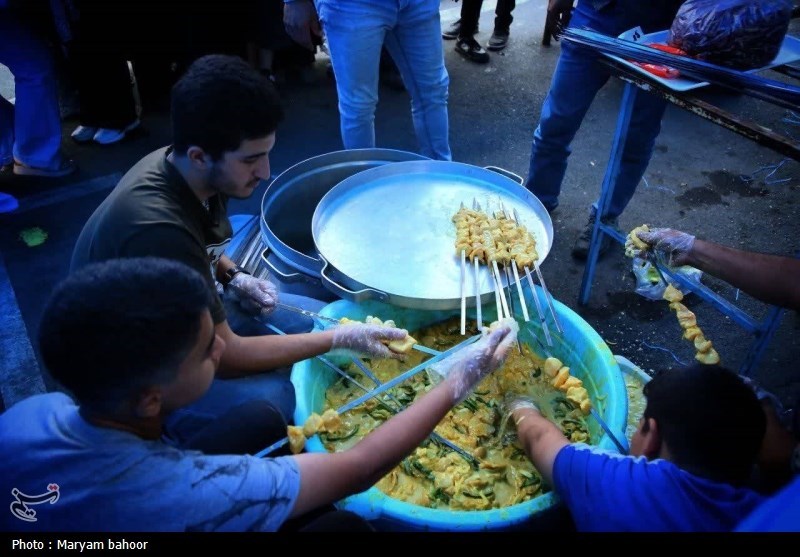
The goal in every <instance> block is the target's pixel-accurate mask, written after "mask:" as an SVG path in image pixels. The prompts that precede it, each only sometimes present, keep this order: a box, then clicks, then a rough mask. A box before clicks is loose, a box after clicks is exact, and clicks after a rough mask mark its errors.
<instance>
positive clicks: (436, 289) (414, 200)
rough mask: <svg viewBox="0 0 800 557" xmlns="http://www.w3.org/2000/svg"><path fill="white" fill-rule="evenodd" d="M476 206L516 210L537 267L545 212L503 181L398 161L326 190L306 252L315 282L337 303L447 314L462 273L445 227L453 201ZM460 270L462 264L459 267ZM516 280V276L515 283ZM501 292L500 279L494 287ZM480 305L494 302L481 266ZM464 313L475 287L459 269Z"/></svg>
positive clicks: (447, 165) (547, 224) (483, 173)
mask: <svg viewBox="0 0 800 557" xmlns="http://www.w3.org/2000/svg"><path fill="white" fill-rule="evenodd" d="M473 198H476V199H477V200H478V202H479V203H480V204H481V206H482V208H483V209H484V210H486V207H487V203H488V204H489V207H490V209H492V210H499V208H500V200H502V202H503V204H504V205H505V207H506V209H508V210H509V211H511V210H512V209H517V212H518V213H519V215H520V220H521V222H522V224H524V225H525V226H526V227H527V228H528V230H530V231H531V233H532V234H533V235H534V237H535V238H536V243H537V251H538V252H539V262H540V264H541V262H542V261H544V259H545V258H546V257H547V254H548V253H549V252H550V248H551V246H552V244H553V224H552V221H551V220H550V215H548V213H547V211H546V210H545V208H544V206H543V205H542V204H541V202H540V201H539V200H538V199H537V198H536V197H535V196H534V195H533V194H531V193H530V192H529V191H528V190H526V189H525V188H524V187H522V186H520V185H519V184H517V183H516V182H514V181H513V180H511V179H510V178H507V177H505V176H502V175H500V174H497V173H495V172H492V171H491V170H487V169H484V168H479V167H476V166H471V165H468V164H462V163H456V162H446V161H412V162H398V163H394V164H390V165H385V166H381V167H378V168H373V169H371V170H365V171H363V172H360V173H358V174H356V175H354V176H352V177H350V178H347V179H345V180H343V181H342V182H340V183H339V184H337V185H336V186H335V187H334V188H332V189H331V190H330V191H329V192H328V193H327V194H326V195H325V196H324V197H323V198H322V200H321V201H320V202H319V204H318V205H317V208H316V210H315V211H314V217H313V219H312V222H311V230H312V234H313V237H314V244H315V246H316V248H317V251H318V252H319V254H320V256H321V257H322V258H323V260H324V261H325V263H326V264H325V266H324V267H323V269H322V273H321V276H322V282H323V284H324V285H325V286H326V287H327V288H329V289H330V290H332V291H333V292H335V293H336V294H338V295H339V296H341V297H343V298H346V299H350V300H354V301H363V300H366V299H370V298H371V299H376V300H380V301H383V302H388V303H391V304H395V305H398V306H402V307H409V308H417V309H437V310H440V309H454V308H458V307H459V306H460V302H461V286H460V285H461V282H460V281H461V266H460V258H459V257H458V256H457V255H456V253H455V248H454V244H455V226H454V225H453V222H452V220H451V218H452V216H453V214H454V213H455V212H456V211H458V209H459V206H460V204H461V202H464V204H466V205H467V206H470V205H471V204H472V199H473ZM468 263H469V261H468ZM520 278H522V277H520ZM503 283H504V284H505V280H504V281H503ZM478 285H479V289H480V293H481V301H482V302H483V303H485V302H488V301H490V300H492V299H493V296H494V294H493V292H494V290H493V286H492V282H491V278H490V275H489V272H488V271H487V270H486V267H485V266H483V265H482V266H481V268H480V273H479V280H478ZM466 287H467V292H468V293H469V294H470V297H469V298H468V305H470V306H474V305H475V298H474V293H475V280H474V274H473V271H472V268H471V267H469V268H468V272H467V280H466Z"/></svg>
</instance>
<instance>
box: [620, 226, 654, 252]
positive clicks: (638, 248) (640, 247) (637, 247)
mask: <svg viewBox="0 0 800 557" xmlns="http://www.w3.org/2000/svg"><path fill="white" fill-rule="evenodd" d="M639 232H650V227H649V226H648V225H646V224H643V225H642V226H637V227H636V228H634V229H633V230H631V231H630V232H629V233H628V236H627V238H625V255H626V256H627V257H637V256H638V255H639V254H640V253H641V252H643V251H647V250H648V249H650V246H649V245H648V244H647V242H644V241H642V240H641V239H640V238H639V236H638V233H639Z"/></svg>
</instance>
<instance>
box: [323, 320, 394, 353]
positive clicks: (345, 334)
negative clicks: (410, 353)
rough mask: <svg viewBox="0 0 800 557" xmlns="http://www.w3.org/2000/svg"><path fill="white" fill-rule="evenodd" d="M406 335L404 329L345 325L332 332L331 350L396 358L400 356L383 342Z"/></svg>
mask: <svg viewBox="0 0 800 557" xmlns="http://www.w3.org/2000/svg"><path fill="white" fill-rule="evenodd" d="M407 335H408V331H406V330H405V329H398V328H396V327H384V326H382V325H371V324H368V323H347V324H346V325H339V326H337V327H336V328H335V329H334V330H333V345H332V348H333V349H334V350H336V349H344V350H352V351H354V352H358V353H360V354H364V355H365V356H370V357H372V358H397V359H401V358H402V357H403V355H402V354H398V353H396V352H392V351H391V350H389V349H388V348H387V347H386V344H384V342H383V341H385V342H386V343H389V342H391V341H393V340H403V339H404V338H406V336H407Z"/></svg>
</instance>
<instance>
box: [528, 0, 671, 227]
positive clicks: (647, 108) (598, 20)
mask: <svg viewBox="0 0 800 557" xmlns="http://www.w3.org/2000/svg"><path fill="white" fill-rule="evenodd" d="M617 5H619V4H617ZM645 23H646V22H641V21H635V20H633V18H631V17H630V14H625V13H621V12H620V8H607V9H604V10H601V11H599V12H598V11H596V10H595V9H594V8H592V7H591V5H590V4H589V3H588V2H584V1H581V2H579V3H578V6H577V7H576V8H575V11H574V13H573V16H572V21H571V22H570V27H576V28H581V27H588V28H589V29H592V30H593V31H597V32H599V33H603V34H605V35H612V36H617V35H618V34H620V33H622V32H623V31H626V30H628V29H630V28H632V27H635V26H637V25H644V24H645ZM601 56H602V55H600V54H597V53H596V52H595V51H592V50H590V49H588V48H584V47H580V46H577V45H575V44H573V43H570V42H569V41H562V43H561V56H560V58H559V59H558V65H557V66H556V70H555V73H554V74H553V81H552V83H551V84H550V91H549V92H548V94H547V98H546V99H545V101H544V104H543V105H542V114H541V117H540V119H539V125H538V127H537V128H536V131H535V132H534V134H533V146H532V148H531V159H530V168H529V170H528V181H527V182H526V184H525V187H527V188H528V189H529V190H530V191H531V192H532V193H533V194H534V195H535V196H536V197H538V198H539V200H540V201H541V202H542V203H543V204H544V206H545V207H547V208H548V209H550V210H552V209H554V208H555V207H556V206H557V205H558V196H559V194H560V193H561V183H562V182H563V180H564V173H565V172H566V170H567V157H569V155H570V153H571V149H570V143H572V139H573V138H574V137H575V134H576V133H577V131H578V128H580V126H581V122H583V118H584V116H586V112H587V111H588V110H589V107H590V106H591V104H592V101H593V100H594V97H595V95H596V94H597V92H598V91H599V90H600V88H601V87H602V86H603V85H604V84H605V83H606V81H608V78H609V77H610V74H609V71H608V69H607V68H606V66H604V65H602V64H600V63H598V61H597V59H598V57H601ZM665 108H666V101H664V100H663V99H661V98H659V97H656V96H655V95H651V94H649V93H646V92H644V91H638V94H637V95H636V101H635V104H634V107H633V115H632V116H631V123H630V129H629V131H628V138H627V141H626V142H625V146H624V149H623V152H622V161H621V163H620V172H619V176H618V177H617V181H616V184H615V188H614V195H613V196H612V197H611V205H610V207H609V211H608V213H607V215H604V216H607V217H610V218H615V217H618V216H619V215H621V214H622V212H623V211H624V210H625V207H626V206H627V205H628V202H630V200H631V198H632V197H633V194H634V192H635V191H636V186H637V185H638V184H639V181H640V180H641V179H642V176H643V175H644V172H645V170H646V169H647V165H648V163H649V162H650V157H651V156H652V154H653V147H654V145H655V141H656V137H658V133H659V132H660V131H661V118H662V116H663V115H664V110H665Z"/></svg>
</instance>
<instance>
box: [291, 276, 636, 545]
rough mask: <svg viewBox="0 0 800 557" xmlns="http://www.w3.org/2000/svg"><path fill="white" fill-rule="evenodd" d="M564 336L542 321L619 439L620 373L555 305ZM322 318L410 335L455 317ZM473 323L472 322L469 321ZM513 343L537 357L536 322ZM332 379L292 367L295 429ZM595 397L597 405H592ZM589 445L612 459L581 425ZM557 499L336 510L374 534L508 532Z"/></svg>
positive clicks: (317, 370)
mask: <svg viewBox="0 0 800 557" xmlns="http://www.w3.org/2000/svg"><path fill="white" fill-rule="evenodd" d="M527 296H528V307H529V308H531V309H533V308H534V307H535V306H534V303H533V300H532V298H530V291H528V292H527ZM554 304H555V308H556V312H557V314H558V315H559V318H560V321H561V325H562V327H563V328H564V334H563V335H561V334H559V333H558V332H557V331H556V329H555V326H554V325H553V324H552V319H549V320H548V321H549V324H550V331H551V335H552V336H553V343H554V346H553V347H552V348H551V349H550V350H551V352H552V355H554V356H556V357H557V358H559V359H561V360H562V361H563V362H564V363H565V365H568V366H570V368H571V369H570V373H571V374H572V375H575V376H576V377H578V378H579V379H581V380H582V381H583V384H584V387H586V389H587V390H588V392H589V396H590V398H591V399H592V404H593V405H594V407H595V408H596V409H597V410H598V412H599V413H600V415H601V416H603V418H604V419H605V420H606V422H607V423H608V425H609V427H610V428H611V430H612V431H614V432H615V433H617V432H619V433H618V435H619V436H620V437H624V433H625V427H626V420H627V411H628V398H627V393H626V389H625V382H624V380H623V376H622V372H621V371H620V367H619V365H618V364H617V361H616V360H615V358H614V355H613V354H612V353H611V351H610V350H609V348H608V346H607V345H606V343H605V342H603V339H602V338H600V336H599V335H598V334H597V333H596V332H595V331H594V329H592V328H591V327H590V326H589V324H588V323H586V322H585V321H584V320H583V319H582V318H581V317H580V316H579V315H578V314H576V313H575V312H573V311H572V310H571V309H569V308H568V307H566V306H565V305H563V304H561V303H559V302H558V301H554ZM321 313H322V314H323V315H326V316H329V317H335V318H341V317H349V318H351V319H359V320H360V319H364V318H365V317H366V316H368V315H374V316H376V317H379V318H381V319H383V320H386V319H393V320H394V321H395V322H396V323H397V325H398V326H399V327H403V328H406V329H408V330H415V329H419V328H421V327H425V326H427V325H431V324H433V323H436V322H438V321H442V320H444V319H447V318H449V317H452V316H453V315H456V314H457V313H454V312H453V311H421V310H413V309H406V308H398V307H394V306H389V305H385V304H381V303H378V302H364V303H361V304H356V303H353V302H349V301H344V300H340V301H337V302H334V303H332V304H329V305H327V306H325V308H323V310H322V311H321ZM483 315H484V321H486V320H488V319H494V318H495V313H494V309H493V308H492V309H489V307H488V306H487V307H486V308H485V311H484V313H483ZM472 318H473V319H474V315H472ZM520 328H521V330H520V340H521V342H525V343H527V344H529V345H530V346H531V347H532V348H533V349H534V350H535V351H536V352H537V353H539V354H542V350H541V347H540V346H539V345H538V344H537V343H536V341H535V340H534V339H533V338H532V337H531V333H532V332H534V333H536V334H537V336H539V337H540V338H543V337H541V330H540V324H539V323H538V319H532V320H531V321H530V322H528V323H524V322H523V323H520ZM336 377H338V376H337V375H336V374H335V373H334V372H332V371H330V370H329V369H328V368H326V367H325V366H324V365H322V364H321V363H320V362H319V361H317V360H315V359H311V360H305V361H302V362H299V363H297V364H295V366H294V368H293V369H292V383H293V384H294V387H295V390H296V393H297V408H296V410H295V414H294V419H295V423H297V424H302V423H304V422H305V420H306V419H307V418H308V416H309V415H310V414H311V413H312V412H318V413H321V410H322V408H323V405H324V401H325V391H326V389H327V388H328V386H329V385H330V384H331V383H332V382H333V381H334V380H335V378H336ZM598 397H600V398H598ZM587 423H588V425H589V430H590V432H591V435H592V438H593V439H598V438H600V436H601V435H602V438H600V443H599V445H600V446H601V447H602V448H605V449H608V450H610V451H616V449H615V447H614V444H613V443H612V442H611V440H610V439H608V437H607V436H605V435H603V431H602V429H601V428H600V426H598V425H597V422H596V421H595V420H593V419H592V418H591V417H589V418H587ZM306 450H308V451H311V452H323V451H325V448H324V447H323V445H322V442H321V441H320V439H319V437H317V436H314V437H313V438H311V439H309V440H308V442H307V443H306ZM556 500H557V499H556V496H555V495H554V494H553V493H552V492H551V493H547V494H545V495H541V496H539V497H536V498H535V499H531V500H530V501H526V502H524V503H520V504H518V505H514V506H511V507H506V508H503V509H493V510H487V511H450V510H441V509H430V508H427V507H421V506H418V505H413V504H410V503H405V502H403V501H399V500H397V499H393V498H391V497H388V496H387V495H385V494H384V493H383V492H381V491H380V490H378V489H377V488H375V487H372V488H370V489H368V490H367V491H365V492H363V493H359V494H357V495H353V496H351V497H348V498H346V499H344V500H343V501H342V502H341V504H340V508H343V509H346V510H349V511H352V512H355V513H357V514H359V515H361V516H363V517H364V518H366V519H368V520H374V521H376V524H377V525H378V527H381V528H386V529H395V530H398V529H399V530H446V531H454V530H465V531H466V530H509V529H513V528H514V527H515V526H517V525H520V524H521V523H522V522H525V521H527V520H529V519H531V518H532V516H533V515H534V514H535V513H538V512H541V511H544V510H546V509H548V508H550V507H552V506H553V505H554V504H555V502H556Z"/></svg>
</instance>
